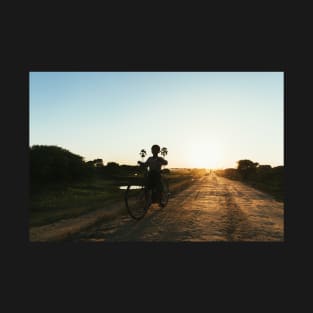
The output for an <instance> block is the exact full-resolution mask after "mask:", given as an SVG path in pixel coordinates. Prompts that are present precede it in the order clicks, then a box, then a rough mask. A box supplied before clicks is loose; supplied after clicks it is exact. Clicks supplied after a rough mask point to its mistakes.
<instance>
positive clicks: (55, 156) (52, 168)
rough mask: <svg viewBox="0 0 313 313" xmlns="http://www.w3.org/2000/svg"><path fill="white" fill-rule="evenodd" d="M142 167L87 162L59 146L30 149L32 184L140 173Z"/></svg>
mask: <svg viewBox="0 0 313 313" xmlns="http://www.w3.org/2000/svg"><path fill="white" fill-rule="evenodd" d="M140 173H141V169H140V168H139V166H132V165H119V164H118V163H116V162H108V163H107V164H106V165H104V163H103V159H100V158H98V159H94V160H91V161H87V162H86V161H85V160H84V157H82V156H80V155H78V154H74V153H72V152H70V151H69V150H67V149H64V148H61V147H59V146H48V145H34V146H31V147H30V178H31V182H35V183H47V182H49V183H50V182H51V183H52V182H67V181H77V180H81V179H87V178H93V177H99V178H110V177H114V176H119V175H121V176H127V175H135V174H140Z"/></svg>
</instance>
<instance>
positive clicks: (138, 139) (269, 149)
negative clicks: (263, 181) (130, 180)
mask: <svg viewBox="0 0 313 313" xmlns="http://www.w3.org/2000/svg"><path fill="white" fill-rule="evenodd" d="M283 99H284V78H283V72H31V73H30V99H29V104H30V130H29V133H30V143H29V144H30V145H35V144H42V145H58V146H61V147H63V148H65V149H68V150H70V151H71V152H73V153H76V154H79V155H81V156H83V157H85V160H92V159H95V158H102V159H103V160H104V162H105V163H106V162H110V161H115V162H118V163H120V164H136V162H137V160H139V159H140V156H139V151H140V150H141V149H142V148H145V149H146V150H147V151H149V153H150V147H151V146H152V145H153V144H159V145H160V146H161V147H163V146H165V147H167V148H168V151H169V153H168V156H167V159H168V161H169V165H168V167H209V168H225V167H236V161H238V160H240V159H246V158H248V159H251V160H253V161H255V162H259V163H260V164H270V165H272V166H277V165H283V147H284V137H283V136H284V134H283V132H284V131H283V130H284V124H283V119H284V113H283V112H284V103H283Z"/></svg>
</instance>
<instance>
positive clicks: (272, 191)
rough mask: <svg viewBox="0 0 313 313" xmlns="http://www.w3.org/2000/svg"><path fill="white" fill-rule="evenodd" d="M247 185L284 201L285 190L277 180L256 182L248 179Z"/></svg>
mask: <svg viewBox="0 0 313 313" xmlns="http://www.w3.org/2000/svg"><path fill="white" fill-rule="evenodd" d="M246 184H247V185H249V186H251V187H253V188H255V189H257V190H260V191H263V192H265V193H268V194H269V195H271V196H272V197H274V199H275V200H276V201H279V202H284V192H283V190H282V186H281V185H279V184H278V183H277V182H276V181H268V182H256V181H247V182H246Z"/></svg>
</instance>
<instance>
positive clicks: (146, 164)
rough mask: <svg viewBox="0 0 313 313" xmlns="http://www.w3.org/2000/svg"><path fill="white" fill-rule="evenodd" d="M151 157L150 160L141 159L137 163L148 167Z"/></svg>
mask: <svg viewBox="0 0 313 313" xmlns="http://www.w3.org/2000/svg"><path fill="white" fill-rule="evenodd" d="M149 159H150V158H148V160H147V161H146V162H141V161H138V162H137V163H138V164H139V165H141V166H144V167H148V166H149V164H148V161H149Z"/></svg>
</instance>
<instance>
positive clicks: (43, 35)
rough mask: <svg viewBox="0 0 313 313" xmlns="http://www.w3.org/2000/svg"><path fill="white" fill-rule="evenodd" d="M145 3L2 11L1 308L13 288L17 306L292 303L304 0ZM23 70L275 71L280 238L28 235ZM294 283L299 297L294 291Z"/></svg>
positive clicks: (302, 195) (299, 201) (305, 232)
mask: <svg viewBox="0 0 313 313" xmlns="http://www.w3.org/2000/svg"><path fill="white" fill-rule="evenodd" d="M155 6H156V7H158V8H154V9H153V10H151V11H149V10H148V12H146V14H141V13H139V12H138V14H136V15H130V14H129V12H128V10H129V9H130V7H131V5H129V4H128V7H124V5H121V7H120V8H119V9H118V11H117V12H118V13H117V14H116V16H115V15H114V16H115V17H114V18H111V19H109V17H110V16H111V11H110V10H108V9H106V7H105V6H103V8H102V9H101V10H100V9H99V10H96V9H92V10H91V9H88V10H86V11H85V10H84V7H82V9H83V10H82V11H83V12H78V11H77V8H76V7H72V8H65V7H59V8H58V9H57V8H56V7H55V6H54V7H53V8H52V7H48V6H47V7H46V8H44V7H42V8H41V9H40V12H38V13H37V11H34V12H29V10H26V8H25V7H24V8H21V7H19V8H18V9H15V10H11V11H10V12H11V13H14V12H15V13H16V14H12V15H11V16H12V18H11V19H9V20H8V21H7V24H6V29H7V32H6V35H5V39H6V43H5V45H4V48H3V50H4V52H5V55H4V57H3V58H2V60H3V63H4V66H8V65H9V66H8V70H9V71H8V74H7V75H5V76H4V78H5V83H4V84H3V86H5V88H4V94H7V95H8V97H7V98H6V100H5V102H4V104H3V106H2V113H3V114H1V116H2V126H3V127H4V129H3V131H2V134H3V135H4V142H3V143H2V144H3V147H4V149H3V150H2V157H4V158H5V159H4V161H3V162H6V164H7V165H8V166H5V168H4V173H5V176H3V179H2V181H3V182H5V183H4V184H3V187H2V191H3V199H4V200H5V201H4V202H3V204H2V205H1V207H2V212H3V213H9V217H4V216H3V218H2V222H3V224H4V225H3V226H5V227H2V230H3V234H4V235H3V236H2V241H3V245H2V246H3V249H5V252H4V253H3V254H2V261H3V262H4V266H3V267H2V268H3V269H4V271H5V272H6V274H8V275H7V277H8V279H6V280H5V287H6V289H5V290H6V292H8V295H10V296H12V301H11V302H10V303H11V308H12V307H14V306H15V305H19V299H22V298H21V297H23V299H24V300H23V302H22V303H23V304H24V305H25V308H30V309H37V308H38V309H41V310H44V311H45V310H46V309H47V308H50V309H53V310H54V311H55V310H58V311H59V310H63V309H64V310H65V309H66V310H74V307H75V310H76V308H77V304H79V306H78V308H81V309H84V311H94V309H93V307H94V306H95V305H96V306H97V309H99V310H101V311H105V310H106V311H108V310H111V305H112V303H113V308H115V309H118V308H119V307H120V306H124V307H125V308H126V309H127V310H137V309H139V308H140V307H143V308H144V309H145V310H148V311H150V310H152V309H155V308H157V307H158V308H159V309H158V311H160V310H161V311H164V310H178V309H179V307H181V306H182V307H183V308H186V309H188V311H189V310H192V311H197V310H198V309H197V307H198V306H199V305H200V303H201V307H202V308H203V309H205V310H210V309H213V304H214V307H217V308H219V309H220V310H222V308H223V307H224V306H228V307H229V306H230V309H233V310H235V309H236V310H238V309H240V310H241V309H244V308H245V307H249V308H250V310H251V311H252V312H254V311H255V310H258V309H262V310H263V311H264V310H266V311H270V310H272V309H273V310H274V309H275V310H280V309H281V308H282V305H283V304H284V303H285V302H288V303H290V305H294V306H295V308H296V309H297V310H299V309H300V307H301V306H302V305H304V302H303V301H302V300H304V299H305V294H306V293H305V292H306V290H307V289H306V288H304V286H305V280H306V279H308V278H309V275H310V272H309V270H308V267H307V265H308V264H309V259H308V254H309V250H310V248H309V246H310V245H309V244H307V243H306V242H305V240H306V239H307V238H308V237H309V236H310V232H309V230H310V225H308V226H306V225H305V224H306V223H308V218H307V217H306V216H307V213H308V212H309V210H310V205H309V204H307V203H305V201H306V200H307V199H306V195H308V194H310V191H309V190H308V186H307V185H305V184H304V182H303V181H302V178H301V177H300V175H301V174H303V172H302V167H301V166H302V165H303V164H304V163H305V162H307V161H306V160H305V157H307V156H308V152H307V150H308V145H309V142H308V138H307V135H306V134H308V130H307V129H305V128H306V127H307V125H309V124H310V123H309V122H305V117H306V116H307V114H305V112H304V110H305V107H306V106H307V105H308V102H309V99H306V98H305V96H304V94H305V91H306V90H307V88H308V87H309V85H308V80H306V79H305V78H304V74H305V72H307V71H308V65H309V64H308V63H307V62H306V61H305V57H306V56H307V55H308V50H307V49H306V47H307V45H308V39H307V38H308V37H306V35H305V31H306V30H307V26H308V25H307V22H306V21H307V19H306V18H305V15H303V14H305V10H304V11H299V10H298V9H297V8H294V10H291V11H292V12H291V11H289V12H288V11H286V7H284V8H282V7H277V8H274V7H273V6H271V7H267V9H266V8H265V5H264V7H262V8H260V7H258V8H257V7H255V8H252V7H251V8H250V10H251V12H250V11H249V13H243V12H241V11H240V10H239V11H240V13H241V14H237V13H236V14H235V11H233V9H238V8H237V7H236V5H234V6H233V7H224V8H220V9H219V10H216V9H213V8H211V7H209V8H207V9H206V10H204V9H200V8H198V9H197V10H195V11H193V10H189V7H185V8H186V9H187V12H188V14H187V12H185V13H183V12H182V11H181V9H182V7H183V6H184V5H182V4H181V5H180V7H179V8H176V9H172V10H171V9H169V8H166V9H165V8H164V9H162V8H161V4H158V5H156V4H155ZM24 9H25V11H24ZM248 9H249V8H248ZM26 12H27V14H26ZM151 12H153V13H154V15H153V16H152V15H150V14H151ZM148 13H149V14H148ZM25 14H26V15H25ZM295 16H298V17H299V20H300V22H299V23H297V24H296V25H297V26H295V23H294V22H293V21H294V17H295ZM13 17H14V18H13ZM31 70H43V71H50V70H60V71H67V70H79V71H81V70H88V71H93V70H100V71H102V70H131V71H133V70H136V71H141V70H151V71H153V70H162V71H163V70H164V71H166V70H169V71H172V70H175V71H176V70H177V71H184V70H208V71H210V70H217V71H219V70H225V71H231V70H236V71H237V70H241V71H246V70H248V71H257V70H262V71H263V70H266V71H267V70H268V71H276V70H278V71H285V72H286V83H287V84H286V94H285V95H286V99H285V166H286V200H285V210H286V215H285V226H286V228H285V239H286V240H285V242H284V243H249V242H247V243H246V242H244V243H190V244H189V243H188V244H187V243H173V244H170V243H105V244H99V243H88V244H87V243H86V244H85V243H79V244H71V243H66V244H65V243H64V244H53V243H49V244H48V243H45V244H43V243H41V244H39V243H30V242H28V212H27V207H28V196H29V192H28V190H29V182H28V168H29V165H28V147H29V141H28V140H29V119H28V118H29V115H28V114H29V109H28V106H29V103H28V96H29V94H28V72H29V71H31ZM301 71H302V72H301ZM299 157H300V158H301V159H297V158H299ZM306 164H309V163H306ZM300 168H301V170H300ZM311 207H312V206H311ZM296 295H297V296H300V298H302V299H301V301H295V296H296ZM147 300H148V303H147ZM21 301H22V300H21ZM251 301H252V303H251ZM289 301H290V302H289ZM109 303H110V304H109ZM185 303H186V304H185ZM248 303H249V304H248ZM188 305H189V306H188ZM109 306H110V308H109Z"/></svg>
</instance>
